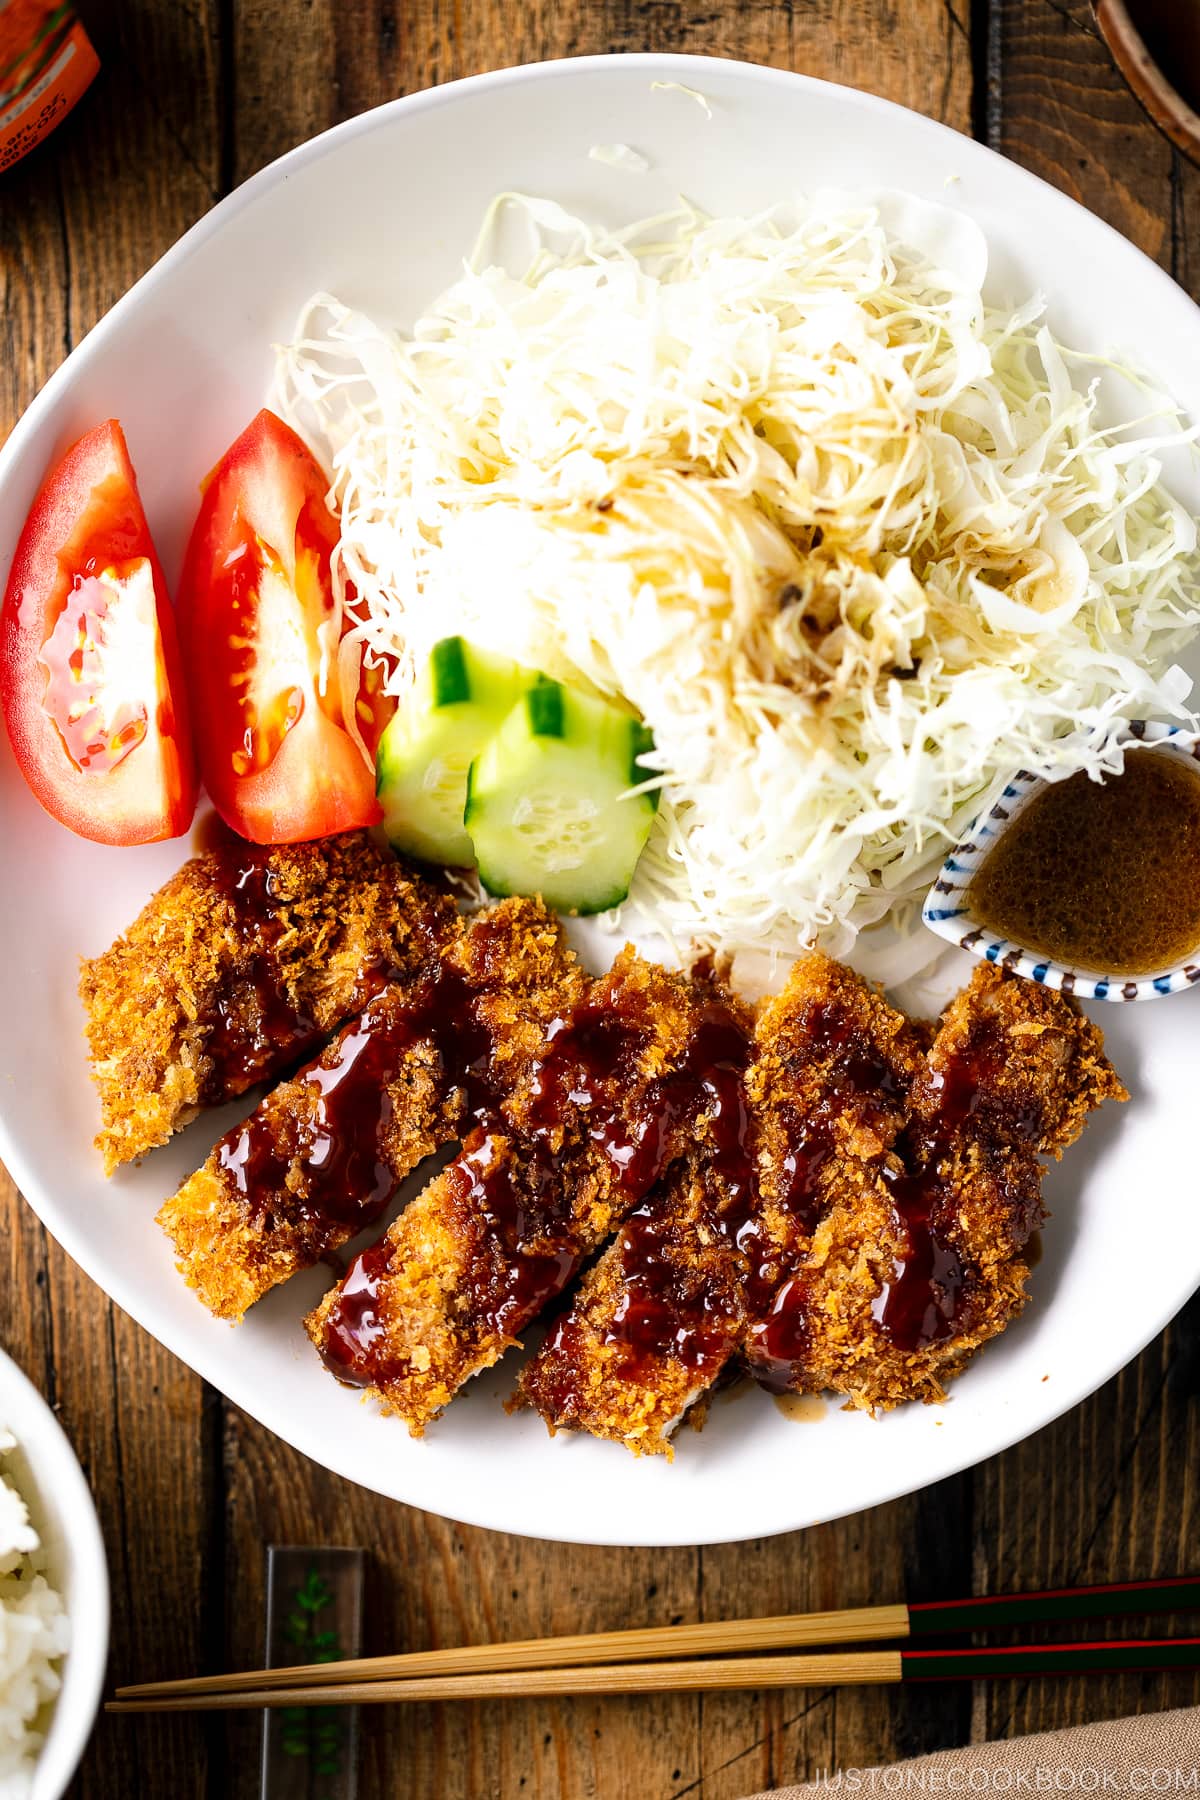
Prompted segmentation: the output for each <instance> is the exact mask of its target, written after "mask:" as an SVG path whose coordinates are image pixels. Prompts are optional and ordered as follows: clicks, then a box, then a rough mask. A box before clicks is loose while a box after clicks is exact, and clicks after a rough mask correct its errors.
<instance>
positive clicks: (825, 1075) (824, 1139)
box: [518, 955, 924, 1453]
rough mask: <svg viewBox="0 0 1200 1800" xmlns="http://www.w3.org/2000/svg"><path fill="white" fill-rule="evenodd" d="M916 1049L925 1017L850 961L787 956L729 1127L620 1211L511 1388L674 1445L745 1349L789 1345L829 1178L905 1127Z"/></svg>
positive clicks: (580, 1416)
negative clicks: (914, 1018)
mask: <svg viewBox="0 0 1200 1800" xmlns="http://www.w3.org/2000/svg"><path fill="white" fill-rule="evenodd" d="M923 1054H924V1038H923V1036H922V1033H921V1031H920V1029H919V1028H918V1027H914V1026H912V1025H910V1023H909V1022H908V1020H906V1019H905V1018H904V1017H903V1015H902V1014H900V1013H898V1012H896V1011H895V1010H894V1009H893V1008H892V1007H890V1006H888V1005H887V1003H886V1002H885V1001H884V1000H883V999H882V998H881V997H880V996H879V995H878V994H876V993H874V992H873V991H872V990H871V989H870V988H868V987H867V986H866V984H865V983H864V982H862V981H860V980H859V979H858V977H857V976H855V975H853V974H852V973H851V972H850V971H849V970H848V969H845V968H843V967H842V966H841V965H840V964H838V963H835V962H831V961H830V960H829V959H828V958H826V957H824V956H818V955H812V956H809V957H806V958H805V959H804V960H803V961H802V962H800V963H799V964H797V966H796V968H795V970H794V971H793V974H792V977H791V980H790V981H789V983H788V986H787V989H786V990H785V992H784V993H783V994H782V995H781V996H780V997H779V998H778V999H777V1000H775V1001H774V1002H773V1003H772V1004H770V1005H769V1006H768V1007H767V1008H766V1009H765V1011H764V1012H763V1014H762V1016H761V1017H760V1019H759V1022H758V1027H757V1029H756V1032H755V1041H754V1046H753V1051H752V1055H751V1058H750V1060H749V1064H748V1067H747V1070H746V1075H745V1081H744V1084H743V1086H742V1091H741V1093H740V1095H739V1097H738V1113H737V1119H736V1125H733V1126H731V1129H730V1130H729V1131H728V1133H727V1139H726V1142H725V1143H724V1144H723V1145H722V1146H721V1148H720V1150H719V1151H718V1153H717V1154H716V1155H714V1156H711V1157H709V1158H707V1159H705V1160H702V1161H698V1162H696V1163H694V1164H693V1165H692V1166H689V1167H688V1168H687V1169H685V1170H683V1171H681V1172H680V1173H679V1174H678V1176H677V1178H676V1179H674V1180H673V1181H671V1182H669V1183H667V1184H666V1185H665V1186H664V1187H663V1188H662V1189H661V1190H660V1191H659V1192H657V1193H656V1194H653V1195H651V1196H650V1198H649V1199H648V1200H647V1202H646V1204H645V1205H644V1206H643V1207H641V1208H640V1209H639V1211H638V1212H637V1213H635V1214H634V1216H633V1217H632V1218H631V1219H630V1220H629V1221H628V1223H627V1224H626V1225H625V1227H624V1229H623V1230H622V1231H621V1232H620V1233H619V1234H618V1236H617V1238H616V1240H615V1242H614V1243H613V1244H612V1246H611V1247H610V1248H609V1249H608V1250H607V1251H606V1252H605V1254H604V1256H603V1257H601V1259H600V1261H599V1262H598V1263H597V1264H596V1266H595V1267H594V1268H593V1269H592V1270H591V1271H590V1272H589V1273H588V1275H587V1276H586V1277H585V1279H584V1281H583V1283H582V1285H581V1287H580V1291H579V1294H578V1295H577V1297H576V1300H575V1303H574V1305H573V1306H572V1308H571V1310H570V1311H569V1312H568V1313H567V1314H566V1315H565V1316H564V1317H563V1318H562V1319H560V1320H559V1322H558V1324H557V1326H556V1327H555V1328H554V1330H553V1331H552V1332H551V1334H550V1336H549V1337H548V1338H547V1340H546V1342H545V1344H544V1345H543V1346H542V1349H541V1350H540V1351H539V1353H538V1354H537V1356H535V1357H534V1358H533V1359H532V1361H531V1362H530V1363H529V1364H528V1365H527V1367H526V1368H525V1370H524V1371H523V1374H522V1377H521V1381H520V1385H519V1390H518V1393H519V1397H520V1399H521V1401H522V1402H523V1403H525V1404H529V1405H532V1406H535V1407H536V1408H537V1409H538V1411H539V1412H540V1413H541V1414H542V1416H543V1417H544V1418H545V1419H546V1421H547V1423H548V1424H549V1425H550V1426H551V1429H557V1428H559V1427H574V1428H578V1429H582V1430H585V1431H588V1432H591V1433H592V1434H593V1435H594V1436H599V1437H610V1438H616V1439H618V1440H620V1441H621V1442H623V1443H625V1444H627V1445H628V1446H629V1447H630V1448H631V1449H634V1450H636V1451H639V1452H641V1451H668V1453H669V1438H670V1434H671V1432H672V1431H673V1430H674V1428H675V1426H676V1425H677V1424H678V1422H679V1420H680V1419H681V1418H682V1417H683V1415H684V1414H685V1413H686V1411H687V1409H688V1407H689V1405H690V1404H691V1403H692V1402H693V1400H695V1399H696V1398H697V1397H698V1396H699V1395H700V1394H702V1393H703V1392H704V1391H705V1390H706V1389H707V1388H708V1387H710V1386H711V1384H712V1383H713V1382H714V1381H715V1380H716V1379H717V1377H718V1376H719V1375H720V1373H721V1371H722V1370H723V1369H724V1367H725V1365H726V1364H727V1363H728V1362H729V1361H730V1359H731V1358H732V1357H733V1356H734V1355H735V1354H736V1353H737V1352H738V1351H739V1350H744V1351H745V1353H746V1355H747V1359H748V1360H751V1361H752V1363H753V1364H754V1365H755V1367H756V1370H757V1372H758V1373H759V1374H760V1376H761V1375H763V1374H764V1373H769V1372H771V1371H772V1370H774V1369H775V1367H776V1366H777V1365H778V1364H779V1362H780V1361H781V1359H782V1358H784V1357H785V1356H787V1357H790V1353H791V1350H792V1347H793V1344H792V1335H793V1332H794V1328H795V1321H794V1316H793V1313H794V1294H793V1289H792V1286H791V1284H790V1281H789V1277H790V1275H791V1273H792V1271H793V1270H794V1269H795V1268H796V1267H797V1266H798V1265H799V1264H800V1262H801V1261H802V1259H803V1256H804V1253H805V1250H806V1247H807V1245H808V1242H809V1237H810V1233H811V1230H812V1227H813V1224H814V1222H815V1220H816V1219H817V1218H818V1217H819V1216H820V1214H821V1212H822V1211H823V1210H824V1207H825V1205H826V1204H827V1202H828V1198H829V1194H830V1191H831V1190H832V1189H833V1187H834V1186H835V1184H836V1183H838V1182H839V1181H844V1180H845V1179H846V1171H847V1170H849V1169H850V1168H852V1167H854V1166H856V1164H857V1163H859V1162H862V1161H867V1160H870V1159H878V1158H879V1157H880V1156H881V1155H882V1154H883V1152H884V1151H885V1150H886V1149H887V1148H888V1147H889V1146H890V1145H891V1144H892V1143H893V1142H894V1141H895V1139H896V1137H897V1136H898V1134H899V1133H900V1131H901V1130H902V1129H903V1126H904V1122H905V1118H906V1116H907V1108H908V1097H909V1093H910V1091H911V1089H912V1086H913V1083H914V1081H915V1080H916V1079H917V1076H918V1073H919V1071H920V1069H921V1066H922V1062H923ZM729 1114H730V1117H731V1119H732V1117H733V1107H732V1105H731V1107H730V1109H729Z"/></svg>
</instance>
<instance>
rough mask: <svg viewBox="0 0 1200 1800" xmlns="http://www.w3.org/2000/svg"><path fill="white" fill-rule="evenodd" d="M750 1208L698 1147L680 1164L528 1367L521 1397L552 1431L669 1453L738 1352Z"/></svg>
mask: <svg viewBox="0 0 1200 1800" xmlns="http://www.w3.org/2000/svg"><path fill="white" fill-rule="evenodd" d="M744 1218H745V1211H744V1207H743V1206H742V1203H741V1199H740V1195H739V1194H738V1192H737V1190H736V1188H735V1189H732V1190H731V1188H730V1187H729V1186H727V1185H726V1184H725V1183H724V1182H723V1181H722V1179H721V1177H720V1176H719V1175H718V1174H717V1173H716V1171H715V1170H714V1168H713V1166H712V1164H711V1163H709V1162H708V1161H706V1160H705V1159H704V1158H703V1157H695V1158H689V1159H688V1160H687V1161H686V1162H682V1163H680V1164H678V1165H677V1166H676V1167H675V1168H674V1169H673V1170H672V1171H671V1173H670V1174H669V1175H668V1176H667V1177H666V1178H665V1180H664V1181H663V1182H662V1183H661V1184H660V1185H659V1187H658V1188H656V1189H655V1191H654V1193H652V1194H651V1195H650V1196H649V1197H648V1198H647V1199H646V1200H645V1201H644V1202H643V1204H642V1205H641V1206H639V1207H638V1209H637V1211H636V1212H634V1213H632V1214H631V1215H630V1217H629V1218H628V1219H626V1221H625V1223H624V1225H623V1226H622V1227H621V1229H620V1231H619V1232H618V1233H617V1235H616V1238H615V1239H614V1240H613V1242H612V1243H611V1244H610V1245H609V1247H608V1249H607V1250H605V1252H604V1254H603V1255H602V1256H601V1258H600V1260H599V1261H598V1262H597V1263H596V1264H595V1265H594V1266H593V1267H592V1268H591V1269H589V1270H588V1272H587V1274H586V1275H585V1276H584V1278H583V1281H582V1282H581V1283H580V1287H579V1291H578V1293H577V1294H576V1295H575V1298H574V1301H573V1303H572V1305H571V1307H570V1309H569V1310H568V1311H567V1312H566V1313H564V1314H563V1315H562V1317H561V1318H559V1319H558V1320H557V1321H556V1323H555V1325H554V1327H553V1329H552V1330H551V1331H550V1333H549V1335H548V1336H547V1338H546V1340H545V1342H544V1343H543V1344H542V1346H541V1348H540V1349H539V1351H538V1352H537V1354H536V1356H534V1357H532V1358H531V1359H530V1361H529V1362H528V1363H527V1364H526V1365H525V1367H524V1369H523V1370H522V1371H521V1377H520V1381H519V1383H518V1386H517V1399H518V1402H519V1404H521V1405H524V1406H532V1407H535V1408H536V1409H537V1411H538V1412H539V1413H541V1415H542V1417H543V1419H544V1420H545V1421H546V1424H547V1425H548V1426H549V1427H550V1430H551V1432H555V1431H560V1430H565V1431H586V1432H588V1433H590V1435H591V1436H592V1437H601V1438H613V1439H615V1440H616V1441H617V1442H618V1443H622V1444H624V1445H625V1446H626V1447H627V1448H628V1449H630V1450H632V1451H633V1452H634V1453H635V1454H636V1455H642V1454H643V1453H647V1452H649V1453H659V1454H665V1455H667V1456H671V1455H672V1454H673V1451H672V1447H671V1442H670V1440H671V1436H672V1433H673V1432H674V1431H675V1429H676V1427H677V1426H678V1424H679V1423H680V1421H681V1420H682V1419H683V1417H684V1415H685V1414H686V1413H687V1411H688V1408H689V1407H690V1406H692V1405H693V1404H694V1402H695V1401H697V1400H698V1399H699V1398H700V1397H701V1395H702V1394H704V1393H706V1392H707V1390H708V1389H709V1388H710V1387H711V1386H712V1385H713V1383H714V1382H715V1381H716V1380H717V1378H718V1376H719V1375H720V1374H721V1372H722V1370H723V1369H724V1368H725V1367H726V1365H727V1364H728V1363H729V1362H730V1361H731V1359H732V1358H733V1357H735V1356H736V1355H737V1352H738V1348H739V1345H740V1342H741V1338H742V1333H743V1328H744V1320H745V1313H744V1295H743V1278H744V1258H743V1257H742V1255H741V1254H740V1252H739V1250H738V1245H737V1227H738V1222H739V1221H740V1220H744Z"/></svg>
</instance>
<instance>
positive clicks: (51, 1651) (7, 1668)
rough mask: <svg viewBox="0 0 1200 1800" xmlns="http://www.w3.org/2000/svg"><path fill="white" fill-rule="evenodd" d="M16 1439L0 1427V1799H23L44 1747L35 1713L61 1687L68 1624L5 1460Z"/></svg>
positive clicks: (60, 1597) (24, 1506) (35, 1533)
mask: <svg viewBox="0 0 1200 1800" xmlns="http://www.w3.org/2000/svg"><path fill="white" fill-rule="evenodd" d="M16 1448H17V1440H16V1439H15V1438H14V1437H13V1436H12V1434H11V1433H10V1432H9V1431H7V1430H6V1429H5V1427H4V1426H3V1425H2V1424H0V1800H25V1796H26V1795H28V1794H29V1793H31V1792H32V1783H33V1769H34V1763H35V1761H36V1759H37V1753H38V1751H39V1749H40V1748H41V1744H42V1732H41V1731H39V1730H38V1729H37V1726H38V1724H39V1723H41V1722H42V1721H41V1720H40V1719H39V1715H40V1714H42V1712H43V1709H44V1708H45V1706H46V1705H47V1703H48V1702H49V1701H51V1700H53V1699H54V1696H55V1695H56V1694H57V1693H58V1690H59V1687H60V1686H61V1680H60V1677H59V1673H58V1669H57V1667H56V1665H57V1663H58V1661H59V1659H60V1658H61V1657H62V1655H63V1654H64V1652H65V1651H66V1649H67V1645H68V1641H69V1637H70V1625H69V1622H68V1619H67V1615H66V1610H65V1608H64V1606H63V1601H62V1596H61V1595H60V1594H58V1593H56V1592H55V1590H54V1589H53V1588H52V1587H51V1586H50V1583H49V1582H48V1581H47V1580H46V1576H45V1573H44V1568H45V1558H44V1555H43V1552H42V1544H41V1540H40V1538H39V1537H38V1534H37V1532H36V1530H35V1529H34V1527H33V1524H32V1523H31V1521H30V1517H29V1509H28V1507H27V1506H26V1504H25V1501H24V1499H23V1498H22V1496H21V1494H20V1493H19V1492H18V1490H17V1488H16V1486H15V1485H14V1481H13V1479H12V1478H11V1477H12V1476H13V1473H14V1471H13V1470H12V1468H11V1465H10V1467H9V1469H8V1471H7V1473H6V1472H5V1471H4V1469H3V1466H2V1462H3V1458H4V1457H5V1456H6V1455H8V1454H9V1453H10V1452H11V1451H13V1450H15V1449H16Z"/></svg>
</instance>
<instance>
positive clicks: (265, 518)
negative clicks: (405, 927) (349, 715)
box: [179, 410, 381, 844]
mask: <svg viewBox="0 0 1200 1800" xmlns="http://www.w3.org/2000/svg"><path fill="white" fill-rule="evenodd" d="M327 487H328V482H327V481H326V479H325V476H324V475H323V474H322V472H321V469H320V467H319V465H318V463H317V461H316V459H315V458H314V457H313V455H312V454H311V452H310V451H309V450H308V448H307V446H306V445H305V444H304V443H302V442H301V440H300V439H299V438H298V437H297V436H296V433H295V432H294V431H292V430H291V429H290V428H289V427H288V426H287V425H285V424H284V423H283V421H282V420H281V419H277V418H276V417H275V415H274V413H271V412H267V411H266V410H264V411H263V412H260V413H259V415H258V417H257V418H256V419H254V420H253V421H252V422H251V423H250V425H248V426H247V428H246V430H245V431H244V432H243V433H242V435H241V437H240V438H238V440H237V442H236V443H235V444H233V445H232V446H231V447H230V449H229V450H227V451H226V453H225V455H224V456H223V457H222V458H221V461H220V462H219V463H218V464H217V466H216V468H215V469H214V470H213V472H212V474H211V475H210V476H209V478H208V482H207V484H206V486H205V490H204V499H203V501H202V503H201V506H200V515H199V517H198V518H197V520H196V524H195V528H194V530H193V532H192V537H191V542H190V543H189V545H188V550H187V556H186V558H185V560H184V568H183V579H182V582H181V584H180V590H179V619H180V631H181V633H182V636H183V642H184V648H185V650H186V653H187V658H188V678H189V681H190V683H191V697H192V712H193V715H194V717H195V719H196V721H197V739H198V744H199V752H200V767H201V771H202V773H203V776H204V784H205V786H206V787H207V789H208V792H209V795H210V796H211V799H212V802H213V805H214V806H215V807H216V809H217V811H218V812H219V813H220V815H221V817H222V818H223V819H224V820H225V823H226V824H227V825H229V826H231V827H232V828H233V830H234V831H237V832H240V833H241V835H242V836H243V837H247V838H250V839H252V840H253V841H254V842H255V843H260V844H287V843H294V842H296V841H297V840H299V839H303V838H319V837H328V836H329V835H330V834H331V833H332V832H335V831H348V830H350V829H352V828H353V827H355V826H359V825H372V824H374V823H375V822H376V821H377V820H378V819H379V818H380V817H381V813H380V808H379V803H378V801H377V800H376V798H375V776H374V770H373V769H372V768H371V767H370V766H369V765H368V763H367V762H366V760H365V758H364V757H363V754H362V752H361V751H360V750H359V748H358V746H357V745H356V744H355V742H354V740H353V739H352V738H351V736H350V735H349V733H348V732H347V730H346V726H345V720H344V717H343V714H342V707H341V701H340V699H339V688H338V682H337V679H336V670H335V664H336V659H337V649H338V643H337V639H336V638H334V636H333V633H334V629H335V626H334V618H335V609H334V598H333V586H332V581H331V578H330V568H329V559H330V554H331V552H332V550H333V548H334V545H335V544H336V543H337V538H338V527H337V520H336V519H335V518H334V516H333V514H332V513H331V512H330V510H329V507H328V505H327V504H326V500H325V494H326V490H327Z"/></svg>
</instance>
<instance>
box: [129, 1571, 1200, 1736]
mask: <svg viewBox="0 0 1200 1800" xmlns="http://www.w3.org/2000/svg"><path fill="white" fill-rule="evenodd" d="M1193 1611H1200V1576H1187V1577H1180V1578H1177V1579H1172V1580H1166V1581H1139V1582H1115V1583H1108V1584H1106V1585H1104V1586H1100V1587H1080V1588H1055V1589H1050V1590H1048V1591H1047V1592H1045V1593H1040V1594H993V1595H991V1596H989V1597H986V1598H983V1599H974V1600H938V1601H926V1602H923V1603H921V1604H917V1605H913V1606H866V1607H857V1608H854V1609H852V1610H848V1611H842V1612H820V1613H790V1614H785V1615H783V1616H780V1617H777V1618H768V1619H735V1620H731V1621H730V1622H728V1623H713V1624H704V1625H668V1626H663V1627H657V1628H655V1627H648V1628H639V1629H636V1630H632V1631H602V1632H595V1633H592V1634H590V1635H587V1636H581V1637H562V1638H528V1639H524V1640H522V1641H520V1642H517V1643H512V1644H478V1645H474V1646H467V1647H464V1648H462V1649H451V1650H423V1651H413V1652H411V1653H409V1654H406V1655H400V1656H374V1657H360V1658H358V1659H356V1660H354V1661H352V1662H335V1663H322V1664H319V1665H315V1666H314V1665H312V1664H305V1665H302V1666H300V1667H298V1668H287V1669H252V1670H247V1671H244V1672H242V1673H237V1674H228V1675H208V1676H198V1677H194V1678H191V1679H188V1680H183V1681H158V1682H146V1683H142V1684H141V1685H139V1686H136V1687H122V1688H118V1689H117V1698H116V1699H115V1700H112V1701H110V1702H109V1703H108V1707H107V1710H108V1711H109V1712H205V1711H215V1710H219V1709H222V1708H227V1707H229V1708H239V1707H240V1708H250V1707H253V1708H258V1707H269V1706H358V1705H372V1704H377V1703H382V1702H386V1701H398V1700H486V1699H497V1698H512V1699H516V1698H522V1697H524V1698H532V1697H536V1696H544V1695H560V1694H638V1693H643V1694H646V1693H662V1692H666V1691H669V1690H673V1691H679V1692H696V1691H699V1690H702V1689H714V1688H759V1687H794V1688H802V1687H852V1686H864V1685H882V1684H887V1683H892V1682H901V1681H956V1680H957V1681H961V1680H967V1681H973V1680H981V1679H989V1678H997V1677H999V1678H1003V1677H1006V1676H1012V1675H1050V1674H1078V1673H1081V1672H1087V1671H1089V1670H1092V1671H1096V1670H1106V1669H1107V1670H1116V1669H1165V1668H1178V1667H1186V1668H1194V1667H1197V1666H1200V1638H1194V1637H1179V1638H1150V1639H1134V1640H1109V1641H1107V1642H1091V1643H1077V1644H1035V1645H1013V1646H1005V1647H1002V1648H987V1649H979V1648H970V1649H941V1648H938V1649H928V1648H926V1649H902V1650H867V1651H857V1652H852V1653H848V1652H844V1651H840V1652H835V1653H832V1654H825V1655H816V1656H813V1655H805V1656H762V1655H757V1654H747V1652H760V1651H764V1650H780V1649H794V1648H795V1647H796V1646H797V1645H800V1644H805V1645H808V1644H826V1645H827V1644H856V1643H870V1642H872V1641H874V1640H878V1639H885V1640H890V1641H896V1640H904V1639H913V1638H916V1639H920V1638H923V1637H931V1636H944V1635H949V1634H951V1633H957V1632H971V1631H986V1630H988V1629H990V1628H991V1627H993V1626H1000V1625H1025V1624H1031V1623H1036V1622H1044V1621H1047V1620H1067V1619H1071V1620H1077V1619H1115V1618H1123V1617H1129V1616H1131V1615H1136V1614H1153V1613H1175V1612H1193ZM697 1656H699V1657H703V1658H705V1659H706V1660H703V1661H686V1660H675V1659H684V1658H689V1657H697ZM643 1658H645V1659H655V1660H640V1659H643Z"/></svg>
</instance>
